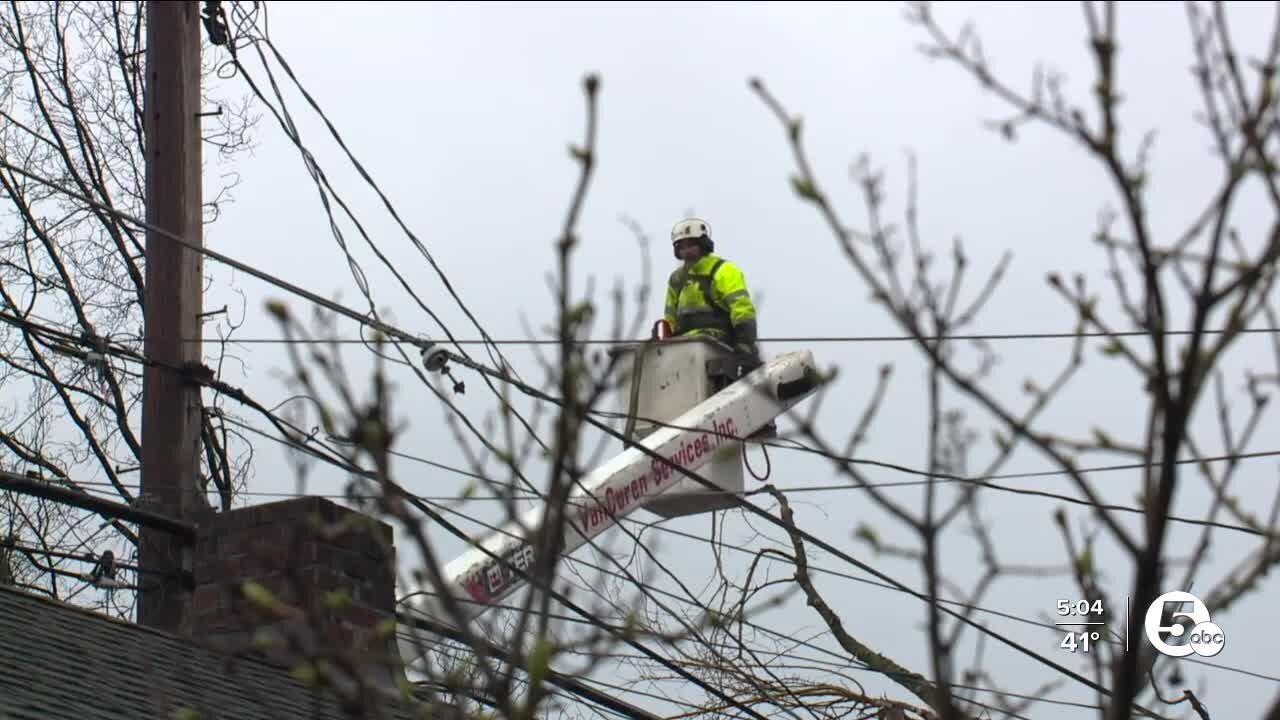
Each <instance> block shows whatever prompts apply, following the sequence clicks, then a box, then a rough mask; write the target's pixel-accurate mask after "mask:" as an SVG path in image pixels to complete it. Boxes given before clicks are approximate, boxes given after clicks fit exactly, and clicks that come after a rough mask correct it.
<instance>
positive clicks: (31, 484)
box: [0, 470, 196, 542]
mask: <svg viewBox="0 0 1280 720" xmlns="http://www.w3.org/2000/svg"><path fill="white" fill-rule="evenodd" d="M0 489H4V490H12V491H14V492H17V493H22V494H24V495H31V496H34V497H40V498H44V499H46V500H53V501H54V502H58V503H62V504H64V505H70V506H72V507H76V508H80V509H81V510H89V511H92V512H95V513H98V514H99V515H101V516H102V517H103V519H105V520H123V521H125V522H132V523H136V524H138V525H141V526H143V527H148V528H152V529H155V530H161V531H164V532H167V533H171V534H173V535H177V536H178V537H180V538H182V539H183V540H185V541H187V542H192V541H194V540H195V537H196V531H195V528H194V527H192V526H191V525H189V524H188V523H184V522H180V521H178V520H174V519H173V518H170V517H167V516H165V515H158V514H156V513H153V512H148V511H146V510H138V509H136V508H134V507H132V506H130V505H125V504H124V503H118V502H112V501H110V500H105V499H103V498H101V497H98V496H96V495H90V494H88V493H84V492H83V491H81V492H76V491H75V490H71V489H69V488H62V487H58V486H56V485H52V484H50V483H49V482H47V481H45V480H43V479H33V478H30V477H24V476H22V475H18V474H16V473H11V472H7V471H4V470H0Z"/></svg>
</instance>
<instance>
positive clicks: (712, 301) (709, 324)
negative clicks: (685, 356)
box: [663, 218, 763, 371]
mask: <svg viewBox="0 0 1280 720" xmlns="http://www.w3.org/2000/svg"><path fill="white" fill-rule="evenodd" d="M671 249H672V251H673V252H674V253H675V256H676V259H677V260H682V261H684V263H683V264H682V265H681V266H680V267H678V268H676V269H675V271H674V272H672V273H671V279H670V281H669V282H668V284H667V304H666V308H665V311H664V313H663V316H664V318H665V319H666V321H667V324H668V325H670V326H671V332H672V334H673V335H706V336H710V337H713V338H715V339H717V340H720V341H722V342H724V343H725V344H726V345H729V346H730V347H732V348H733V349H734V350H735V351H736V352H738V353H739V354H740V355H741V356H742V358H743V361H744V365H746V367H744V368H743V369H744V371H749V370H751V369H753V368H755V367H758V366H759V365H760V364H761V363H762V362H763V361H762V360H761V358H760V348H759V345H758V344H757V333H756V307H755V305H754V304H753V303H752V302H751V294H750V293H749V292H748V291H747V281H746V278H745V277H744V276H743V274H742V270H741V269H739V268H738V266H737V265H735V264H733V263H731V262H729V261H728V260H725V259H724V258H722V257H720V256H718V255H716V254H714V252H713V251H714V250H715V243H714V242H712V240H711V226H710V225H709V224H707V221H705V220H703V219H701V218H689V219H686V220H681V221H680V222H678V223H676V225H675V227H673V228H672V229H671Z"/></svg>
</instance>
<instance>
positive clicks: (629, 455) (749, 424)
mask: <svg viewBox="0 0 1280 720" xmlns="http://www.w3.org/2000/svg"><path fill="white" fill-rule="evenodd" d="M817 385H818V383H817V371H816V368H815V367H814V364H813V356H812V353H810V352H808V351H803V352H794V353H787V354H784V355H780V356H778V357H777V358H775V359H773V360H771V361H769V362H768V363H766V364H765V365H763V366H761V367H759V368H757V369H756V370H754V371H753V372H751V373H750V374H748V375H747V376H746V377H744V378H742V379H741V380H739V381H738V382H736V383H734V384H732V385H730V386H729V387H727V388H725V389H724V390H722V391H721V392H719V393H717V394H715V395H713V396H712V397H710V398H708V399H706V400H704V401H702V402H701V403H699V404H698V405H696V406H694V407H693V408H692V409H690V410H689V411H688V412H686V413H684V414H683V415H681V416H680V417H678V418H676V419H675V420H673V421H671V422H670V423H668V424H667V426H665V427H661V428H659V429H658V430H657V431H655V432H653V433H652V434H650V435H648V436H647V437H645V438H644V439H643V440H640V441H639V442H638V443H637V444H638V445H640V446H643V447H644V448H647V449H649V450H651V451H653V452H655V453H657V455H658V456H660V457H662V458H666V459H667V460H668V461H669V463H670V464H668V463H664V462H661V461H659V460H658V459H657V458H654V457H652V456H650V455H648V454H646V453H645V452H643V451H642V450H640V449H639V448H636V447H630V448H628V449H626V450H624V451H623V452H621V453H619V454H618V455H617V456H615V457H614V458H613V459H611V460H609V461H608V462H606V463H605V464H604V465H602V466H600V467H599V468H597V469H596V470H594V471H593V472H591V473H590V474H588V475H587V476H585V477H584V478H583V479H582V481H581V483H580V486H579V487H576V488H574V489H573V491H572V492H571V494H570V497H569V499H568V504H567V507H566V511H567V513H568V517H567V518H566V520H567V527H566V528H565V538H564V546H563V547H564V550H563V552H564V553H566V554H567V553H572V552H574V551H575V550H577V549H578V548H580V547H582V546H583V545H585V544H586V543H587V542H588V541H589V540H591V539H592V538H594V537H596V536H597V535H599V534H600V533H602V532H604V531H605V530H606V529H607V528H609V527H610V526H611V525H612V524H613V523H614V522H615V521H616V520H619V519H621V518H623V517H626V516H627V515H630V514H631V513H633V512H635V511H636V510H637V509H639V508H641V507H643V506H644V504H645V503H646V502H647V501H648V499H649V498H652V497H655V496H657V495H659V494H661V493H663V492H666V491H667V490H668V489H669V488H671V487H674V486H675V485H676V484H677V482H678V481H679V480H680V479H681V478H682V477H684V476H683V474H682V473H680V472H679V470H677V469H676V468H674V467H672V466H673V465H675V466H679V467H682V468H685V469H687V470H690V471H696V470H697V469H698V468H700V467H702V466H703V465H704V464H706V463H707V462H709V461H710V460H711V459H712V457H713V455H714V454H715V452H716V450H717V449H719V448H721V447H722V446H723V445H724V444H725V443H729V442H735V441H738V440H740V439H742V438H746V437H748V436H750V435H751V434H752V433H753V432H755V431H756V430H759V429H760V428H762V427H764V426H765V425H767V424H768V423H769V422H770V421H771V420H773V419H774V418H776V417H777V416H779V415H781V414H782V413H784V412H786V411H787V410H789V409H790V408H791V407H793V406H795V405H796V404H797V403H799V402H801V401H802V400H804V399H805V398H807V397H808V396H809V395H811V394H812V393H813V392H814V391H815V390H816V389H817ZM546 511H547V508H546V506H545V505H543V506H540V507H536V508H533V509H531V510H530V511H528V512H527V513H526V514H525V515H524V517H522V518H521V521H522V523H523V525H524V526H525V527H529V528H540V527H541V526H542V522H543V519H544V515H545V514H546ZM481 546H482V547H483V548H484V549H485V550H488V551H489V552H485V550H481V549H480V548H475V547H473V548H471V549H469V550H467V551H466V552H464V553H463V554H462V555H461V556H459V557H458V558H457V559H455V560H454V561H453V562H451V563H449V564H448V566H446V567H445V569H444V575H445V579H446V581H447V582H448V584H449V591H450V592H451V593H452V594H453V596H454V597H455V598H456V599H457V600H458V602H459V604H460V605H461V607H462V609H463V612H464V614H465V616H466V619H467V620H468V621H469V620H473V619H475V618H476V617H479V616H480V615H481V614H482V613H484V612H485V611H486V610H488V609H489V608H490V607H491V606H492V605H494V604H497V603H499V602H501V601H502V600H503V599H504V598H506V597H507V596H508V595H510V594H511V593H513V592H515V590H516V589H518V588H519V587H520V586H521V585H523V584H524V578H523V577H521V575H520V571H523V572H526V573H527V572H530V571H532V568H533V566H534V550H533V545H532V544H530V543H529V542H528V541H527V540H526V539H525V538H524V537H523V535H522V532H521V530H520V525H519V524H517V523H515V522H510V523H508V524H507V525H506V526H504V527H503V528H502V529H501V530H500V531H498V532H494V533H493V534H491V535H490V536H489V537H488V538H486V539H485V540H484V541H483V543H481ZM489 553H492V555H490V554H489ZM495 556H496V558H501V559H502V560H503V561H505V562H500V561H499V560H498V559H495ZM416 599H417V600H418V602H417V603H416V605H415V606H414V607H413V608H412V609H413V610H415V611H417V612H422V613H424V614H426V615H429V616H431V617H432V618H434V619H435V620H437V621H439V622H443V623H446V624H451V620H450V618H449V615H448V614H447V613H446V612H445V611H444V608H443V607H442V606H440V605H439V601H438V600H437V599H435V598H430V597H427V596H425V595H422V596H418V598H416Z"/></svg>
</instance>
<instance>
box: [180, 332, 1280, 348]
mask: <svg viewBox="0 0 1280 720" xmlns="http://www.w3.org/2000/svg"><path fill="white" fill-rule="evenodd" d="M1226 332H1228V330H1226V329H1209V328H1206V329H1204V330H1202V331H1200V334H1201V335H1221V334H1224V333H1226ZM1230 332H1234V333H1237V334H1241V335H1245V334H1268V335H1274V334H1277V333H1280V328H1247V329H1241V330H1234V331H1230ZM1151 334H1152V333H1151V331H1149V330H1124V331H1116V332H1099V331H1093V332H1080V333H1069V332H1015V333H980V334H967V335H922V336H920V337H919V338H916V337H913V336H911V335H800V336H783V337H762V338H760V339H759V342H761V343H871V342H874V343H879V342H915V341H917V340H923V341H927V342H938V341H943V340H945V341H993V340H1055V339H1061V340H1076V339H1079V338H1113V337H1135V336H1136V337H1146V336H1150V335H1151ZM1164 334H1165V335H1170V336H1180V335H1193V334H1195V333H1194V331H1192V330H1166V331H1165V333H1164ZM648 340H649V338H635V339H625V338H618V339H610V338H582V339H576V338H575V339H574V340H573V344H574V345H635V344H640V343H644V342H647V341H648ZM183 342H208V340H207V339H201V338H184V339H183ZM368 342H369V341H368V340H367V339H364V338H333V339H318V338H262V337H259V338H235V339H229V340H227V343H228V344H231V345H234V344H237V343H239V344H243V345H311V344H331V343H333V344H362V345H367V344H368ZM396 342H399V341H395V340H392V341H389V343H388V344H394V343H396ZM450 342H451V343H453V344H456V345H559V344H560V341H559V340H555V339H550V338H544V339H531V338H503V339H496V340H476V339H474V338H468V339H453V340H450Z"/></svg>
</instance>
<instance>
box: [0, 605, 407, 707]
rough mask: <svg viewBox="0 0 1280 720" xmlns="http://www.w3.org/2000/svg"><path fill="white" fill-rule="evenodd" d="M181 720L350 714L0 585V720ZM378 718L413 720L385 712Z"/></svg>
mask: <svg viewBox="0 0 1280 720" xmlns="http://www.w3.org/2000/svg"><path fill="white" fill-rule="evenodd" d="M184 710H185V711H194V712H193V713H187V714H185V715H184V713H183V711H184ZM184 717H190V718H192V719H193V720H194V719H195V718H198V719H199V720H218V719H227V720H230V719H231V718H234V719H235V720H301V719H302V718H307V719H308V720H310V719H313V718H314V719H315V720H330V719H332V720H339V719H340V718H341V719H344V720H345V719H347V718H349V717H350V716H349V715H347V714H345V713H344V712H343V710H342V708H341V707H339V706H338V703H337V702H336V701H335V700H334V698H333V696H332V694H330V693H328V692H327V691H323V690H314V689H312V688H310V687H308V686H306V685H304V684H303V683H301V682H299V681H298V680H296V679H294V678H293V677H292V676H291V675H290V674H289V672H288V671H287V670H285V669H283V668H279V667H274V666H272V665H269V664H267V663H265V662H261V661H258V660H255V659H250V658H236V657H231V656H229V655H227V654H226V653H223V652H220V651H216V650H214V649H211V648H208V647H205V646H204V645H203V644H201V643H199V642H196V641H194V640H192V639H190V638H184V637H181V636H178V635H172V634H169V633H165V632H160V631H157V630H153V629H151V628H146V627H142V626H139V625H135V624H133V623H128V622H124V621H121V620H117V619H114V618H110V617H107V616H105V615H102V614H99V613H95V612H92V611H89V610H85V609H83V608H78V607H73V606H70V605H67V604H64V603H60V602H57V601H54V600H51V599H48V598H43V597H39V596H36V595H32V594H29V593H25V592H22V591H18V590H14V589H12V588H4V587H0V720H64V719H65V720H153V719H154V720H160V719H163V720H179V719H181V718H184ZM380 717H386V718H391V719H393V720H400V719H401V718H403V719H405V720H407V719H408V718H414V717H418V716H417V715H416V714H414V713H412V712H411V711H410V710H408V709H407V708H396V707H388V708H385V709H384V714H382V715H380Z"/></svg>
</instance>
